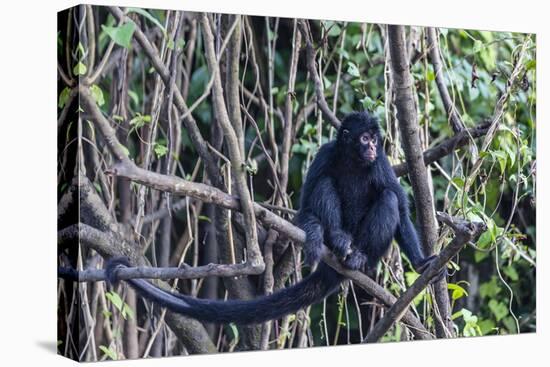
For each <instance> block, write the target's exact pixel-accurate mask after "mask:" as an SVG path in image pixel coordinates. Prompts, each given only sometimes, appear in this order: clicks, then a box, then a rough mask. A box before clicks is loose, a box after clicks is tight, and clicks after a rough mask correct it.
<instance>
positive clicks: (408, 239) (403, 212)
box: [395, 188, 447, 282]
mask: <svg viewBox="0 0 550 367" xmlns="http://www.w3.org/2000/svg"><path fill="white" fill-rule="evenodd" d="M398 199H399V226H398V228H397V231H396V234H395V239H396V241H397V243H398V244H399V247H401V250H402V251H403V252H404V253H405V255H406V256H407V258H408V259H409V261H410V262H411V264H412V266H413V268H414V270H416V271H417V272H418V273H422V272H424V270H426V268H427V267H428V266H429V265H430V264H431V262H432V261H433V260H435V258H436V256H435V255H432V256H426V255H424V251H423V250H422V247H421V245H420V241H419V239H418V234H417V232H416V229H415V228H414V225H413V224H412V222H411V218H410V214H409V203H408V200H407V198H406V196H405V193H404V192H403V190H402V189H401V188H400V193H399V194H398ZM446 275H447V269H446V268H443V269H442V270H441V273H440V274H439V275H438V276H437V277H436V278H435V279H434V280H433V281H432V282H435V281H437V280H439V279H441V278H443V277H444V276H446Z"/></svg>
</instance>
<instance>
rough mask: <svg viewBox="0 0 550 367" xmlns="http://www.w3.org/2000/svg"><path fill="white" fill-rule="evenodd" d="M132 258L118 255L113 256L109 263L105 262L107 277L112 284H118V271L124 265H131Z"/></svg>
mask: <svg viewBox="0 0 550 367" xmlns="http://www.w3.org/2000/svg"><path fill="white" fill-rule="evenodd" d="M130 266H131V264H130V259H128V258H127V257H126V256H117V257H112V258H110V259H109V260H108V261H107V264H105V273H106V277H107V281H108V282H109V283H110V284H113V285H114V284H117V283H118V281H119V279H118V271H119V270H120V269H121V268H123V267H130Z"/></svg>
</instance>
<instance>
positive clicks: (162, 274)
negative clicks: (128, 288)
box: [58, 263, 255, 282]
mask: <svg viewBox="0 0 550 367" xmlns="http://www.w3.org/2000/svg"><path fill="white" fill-rule="evenodd" d="M254 274H255V271H254V269H253V267H251V266H250V265H249V264H248V263H241V264H208V265H203V266H197V267H190V266H184V267H180V268H177V267H167V268H151V267H131V268H122V269H120V271H119V272H118V273H117V277H118V278H119V279H121V280H128V279H161V280H168V279H198V278H207V277H237V276H242V275H254ZM58 275H59V277H61V278H64V279H69V280H73V281H78V282H97V281H102V280H106V279H107V276H106V272H105V270H104V269H87V270H81V271H77V270H75V269H72V268H59V269H58Z"/></svg>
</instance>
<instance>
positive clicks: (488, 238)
mask: <svg viewBox="0 0 550 367" xmlns="http://www.w3.org/2000/svg"><path fill="white" fill-rule="evenodd" d="M491 243H493V235H492V234H491V231H490V230H486V231H485V232H483V233H482V234H481V236H479V238H478V240H477V247H479V248H482V249H485V248H488V247H489V246H490V245H491Z"/></svg>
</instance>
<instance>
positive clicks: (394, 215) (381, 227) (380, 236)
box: [346, 190, 399, 267]
mask: <svg viewBox="0 0 550 367" xmlns="http://www.w3.org/2000/svg"><path fill="white" fill-rule="evenodd" d="M398 225H399V208H398V200H397V195H396V194H395V193H394V192H393V191H391V190H384V191H383V192H382V193H381V195H380V197H379V199H378V200H377V201H375V202H374V203H373V204H372V205H371V207H370V208H369V209H368V211H367V213H366V215H365V217H364V218H363V220H362V221H361V225H360V226H359V229H358V231H357V233H356V234H355V236H354V240H355V248H356V249H357V250H356V251H355V252H357V253H356V254H353V253H352V255H350V256H349V259H346V260H347V261H346V263H347V264H349V265H350V266H352V267H357V266H359V267H362V266H363V265H365V264H367V265H368V266H370V267H374V266H376V264H377V263H378V260H379V259H380V257H382V255H384V253H385V252H386V251H387V250H388V248H389V246H390V244H391V241H392V240H393V238H394V236H395V232H396V229H397V226H398Z"/></svg>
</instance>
